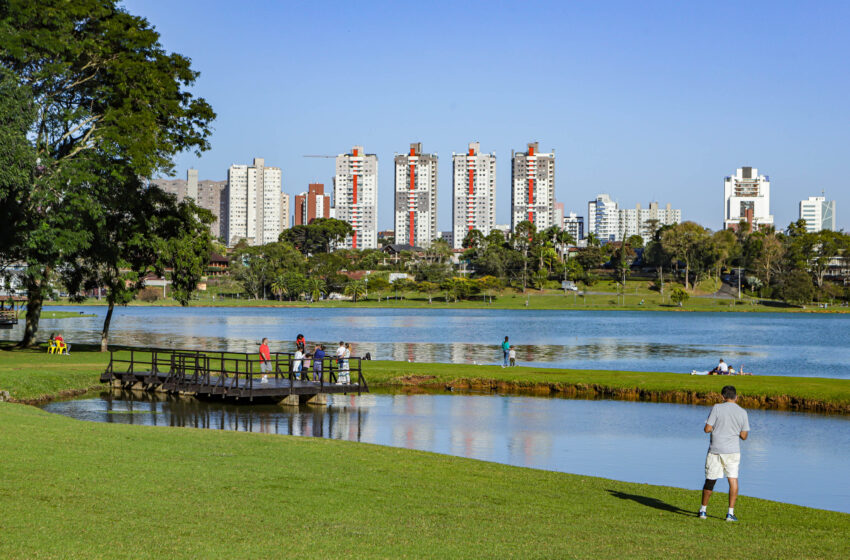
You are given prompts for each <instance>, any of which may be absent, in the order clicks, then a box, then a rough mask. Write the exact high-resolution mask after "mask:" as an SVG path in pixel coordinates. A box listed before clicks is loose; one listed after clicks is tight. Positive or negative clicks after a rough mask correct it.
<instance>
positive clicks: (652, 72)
mask: <svg viewBox="0 0 850 560" xmlns="http://www.w3.org/2000/svg"><path fill="white" fill-rule="evenodd" d="M124 5H125V7H126V8H127V9H128V10H129V11H130V12H132V13H134V14H138V15H142V16H145V17H147V18H148V19H149V20H150V21H151V23H152V24H153V25H154V26H155V27H156V28H157V30H158V31H159V32H160V33H161V35H162V42H163V45H164V46H165V48H167V49H169V50H172V51H176V52H179V53H181V54H184V55H186V56H188V57H190V58H191V59H192V61H193V66H194V68H195V69H197V70H198V71H200V72H201V76H200V78H199V80H198V82H197V84H196V85H195V87H194V92H195V93H196V94H197V95H200V96H202V97H205V98H206V99H207V100H208V101H209V102H210V103H211V104H212V106H213V108H214V109H215V111H216V112H217V113H218V118H217V120H216V122H215V123H214V128H215V133H214V134H213V136H212V138H211V142H212V149H211V150H209V151H208V152H205V153H204V154H202V156H201V158H196V157H195V156H194V155H190V154H186V155H182V156H180V157H179V158H178V159H177V162H176V163H177V175H178V177H181V178H185V173H186V169H187V168H188V167H196V168H198V169H199V170H200V177H201V178H202V179H216V180H221V179H225V178H226V175H227V168H228V167H229V166H230V165H231V164H232V163H250V162H251V160H252V158H254V157H263V158H265V160H266V165H275V166H279V167H281V168H282V170H283V190H284V191H285V192H288V193H292V194H296V193H299V192H302V191H305V190H306V189H307V183H309V182H314V181H317V182H322V183H325V185H326V187H327V189H330V188H331V184H332V183H331V178H332V176H333V173H334V162H333V160H332V159H311V158H304V157H302V156H303V155H305V154H324V155H336V154H339V153H343V152H347V151H348V150H349V149H350V148H351V147H352V146H353V145H363V146H364V147H365V149H366V151H367V152H369V153H376V154H378V161H379V164H378V165H379V201H378V204H379V210H378V211H379V220H378V226H379V228H380V229H385V228H391V227H392V225H393V223H392V222H393V215H392V207H393V162H392V158H393V155H394V154H395V153H396V152H403V151H405V150H407V149H408V145H409V144H410V143H411V142H422V144H423V150H424V151H425V152H432V153H434V152H436V153H437V154H438V155H439V156H440V164H439V194H438V202H439V212H440V215H439V229H440V230H448V229H451V195H452V185H451V179H452V177H451V154H452V152H462V151H463V150H465V149H466V146H467V144H468V143H469V142H471V141H479V142H481V148H482V150H483V151H486V152H495V153H496V155H497V158H498V164H497V170H498V171H497V173H498V177H497V183H498V190H497V199H496V214H497V216H496V218H497V220H496V221H497V223H509V222H510V219H509V216H510V153H511V150H512V149H514V150H523V149H524V148H525V146H526V144H527V143H528V142H531V141H538V142H540V149H541V151H549V150H551V149H555V153H556V156H557V157H556V174H555V175H556V199H557V200H558V201H562V202H564V203H565V206H566V211H568V212H569V211H575V212H577V213H578V214H579V215H586V213H587V201H588V200H590V199H591V198H592V197H594V196H595V195H596V194H597V193H609V194H610V195H611V196H612V197H613V198H614V199H615V200H617V201H618V202H619V203H620V206H621V207H623V206H625V207H634V205H635V204H636V203H638V202H640V203H641V204H642V205H645V204H646V203H648V202H649V201H651V200H657V201H659V202H661V203H662V204H664V203H667V202H670V203H672V204H673V206H674V207H676V208H681V209H682V216H683V219H686V220H695V221H697V222H700V223H702V224H703V225H706V226H708V227H711V228H712V229H717V228H719V227H720V225H721V222H722V218H723V177H725V176H727V175H730V174H733V173H734V172H735V169H736V168H737V167H741V166H744V165H750V166H753V167H757V168H758V169H759V172H761V173H765V174H767V175H769V176H770V178H771V189H772V192H771V211H772V213H773V214H774V216H775V218H776V223H777V225H778V226H781V227H785V226H786V225H787V224H788V223H789V222H790V221H792V220H796V219H797V204H798V202H799V200H801V199H803V198H806V197H808V196H814V195H820V193H821V190H825V191H826V195H827V197H828V198H834V199H836V200H837V201H838V208H837V214H838V225H839V227H840V228H845V229H850V227H848V226H850V220H848V218H847V216H848V215H850V181H848V177H850V169H848V168H849V167H850V154H848V147H850V126H849V125H850V95H848V94H850V91H848V90H850V88H849V87H848V86H850V62H848V61H850V33H848V23H850V3H848V2H828V1H818V2H782V1H776V0H774V1H768V2H672V1H671V2H605V1H592V2H556V3H546V2H504V3H503V2H495V1H490V2H463V1H454V2H442V1H431V2H367V1H359V2H352V1H350V0H349V1H346V2H329V1H325V2H276V1H260V0H242V1H239V2H233V1H232V0H230V1H219V0H205V1H201V0H179V1H173V0H128V1H125V2H124Z"/></svg>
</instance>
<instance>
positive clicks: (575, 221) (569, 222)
mask: <svg viewBox="0 0 850 560" xmlns="http://www.w3.org/2000/svg"><path fill="white" fill-rule="evenodd" d="M563 228H564V230H566V231H567V232H568V233H569V234H570V235H572V236H573V239H575V241H576V243H578V242H579V241H581V240H582V239H584V216H576V213H575V212H570V214H569V216H564V222H563Z"/></svg>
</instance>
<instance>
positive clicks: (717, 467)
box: [697, 385, 750, 521]
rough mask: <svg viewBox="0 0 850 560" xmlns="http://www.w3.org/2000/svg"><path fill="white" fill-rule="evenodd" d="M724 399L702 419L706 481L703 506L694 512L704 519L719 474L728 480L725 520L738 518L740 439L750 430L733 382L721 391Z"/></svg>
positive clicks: (719, 476)
mask: <svg viewBox="0 0 850 560" xmlns="http://www.w3.org/2000/svg"><path fill="white" fill-rule="evenodd" d="M720 394H721V395H723V399H724V402H722V403H720V404H716V405H714V406H713V407H711V412H710V413H709V415H708V419H707V420H706V421H705V427H704V430H703V431H704V432H705V433H707V434H711V443H710V444H709V446H708V454H707V455H706V457H705V484H704V485H703V487H702V507H700V508H699V513H697V516H698V517H699V518H700V519H706V518H707V517H708V513H706V509H707V508H708V500H709V499H710V498H711V493H712V491H714V485H715V484H716V483H717V479H718V478H723V476H724V475H725V476H726V478H727V479H728V480H729V511H728V512H727V513H726V521H738V518H737V517H735V501H736V500H737V499H738V467H739V466H740V464H741V440H745V439H747V436H749V434H750V421H749V418H748V417H747V411H746V410H744V409H743V408H741V407H740V406H738V404H737V400H738V393H737V392H736V391H735V387H733V386H732V385H726V386H725V387H723V389H722V390H721V391H720Z"/></svg>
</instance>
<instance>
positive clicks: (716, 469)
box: [705, 453, 741, 480]
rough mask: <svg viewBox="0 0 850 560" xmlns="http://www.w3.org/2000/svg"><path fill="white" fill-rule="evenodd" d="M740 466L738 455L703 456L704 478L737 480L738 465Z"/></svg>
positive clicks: (717, 454) (712, 454)
mask: <svg viewBox="0 0 850 560" xmlns="http://www.w3.org/2000/svg"><path fill="white" fill-rule="evenodd" d="M740 464H741V454H740V453H709V454H708V455H706V456H705V478H707V479H708V480H717V479H718V478H723V477H724V476H725V477H726V478H738V465H740Z"/></svg>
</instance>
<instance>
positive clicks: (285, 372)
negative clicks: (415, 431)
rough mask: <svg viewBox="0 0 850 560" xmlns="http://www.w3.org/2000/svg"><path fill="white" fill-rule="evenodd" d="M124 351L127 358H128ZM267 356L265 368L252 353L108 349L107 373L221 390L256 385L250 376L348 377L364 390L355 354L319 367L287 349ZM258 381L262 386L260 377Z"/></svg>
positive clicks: (335, 380) (322, 381)
mask: <svg viewBox="0 0 850 560" xmlns="http://www.w3.org/2000/svg"><path fill="white" fill-rule="evenodd" d="M127 353H129V356H126V354H127ZM270 357H271V364H270V368H269V370H268V371H265V370H264V368H262V367H261V364H260V360H259V356H258V355H257V354H255V353H237V352H227V351H203V350H170V349H169V350H166V349H158V348H152V349H145V350H138V349H129V350H111V351H110V352H109V364H108V366H107V368H106V373H107V374H109V375H110V376H114V374H115V373H130V374H139V375H141V374H148V375H150V376H152V377H155V378H157V379H159V378H160V376H164V380H163V381H162V383H163V384H165V385H170V384H177V385H181V386H184V385H187V384H191V385H204V386H214V387H221V388H222V389H237V388H240V387H241V388H247V389H254V388H255V382H254V377H256V376H262V375H267V376H269V377H270V378H271V377H273V378H274V379H275V380H280V379H288V380H289V382H290V383H289V387H290V388H292V387H293V386H294V385H295V382H296V381H318V383H319V385H320V387H321V388H323V387H324V386H325V385H333V384H339V383H340V379H341V378H345V376H346V375H347V376H348V378H347V379H348V382H347V383H346V384H352V383H351V379H356V381H355V383H356V384H357V385H358V393H360V388H363V390H367V391H368V386H367V384H366V379H365V378H364V377H363V369H362V358H360V357H359V356H351V357H350V358H344V359H340V358H337V357H335V356H325V357H324V358H323V359H322V360H321V367H318V368H317V367H316V361H315V360H313V359H312V358H310V361H309V365H308V363H307V360H306V359H304V358H302V359H301V360H300V361H299V360H295V359H294V355H293V354H292V353H289V352H274V353H272V354H271V356H270ZM299 366H300V367H299ZM240 381H241V382H242V385H241V386H240ZM257 385H259V386H261V384H260V382H259V381H258V382H257Z"/></svg>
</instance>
